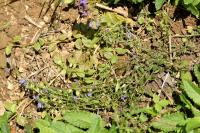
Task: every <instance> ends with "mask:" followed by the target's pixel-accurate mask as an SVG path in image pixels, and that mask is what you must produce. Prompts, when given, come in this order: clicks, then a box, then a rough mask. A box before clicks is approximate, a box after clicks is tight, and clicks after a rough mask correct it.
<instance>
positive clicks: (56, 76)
mask: <svg viewBox="0 0 200 133" xmlns="http://www.w3.org/2000/svg"><path fill="white" fill-rule="evenodd" d="M61 74H62V72H60V73H59V74H58V75H57V76H56V77H55V78H54V79H52V80H51V82H50V83H49V86H51V84H53V82H54V81H55V80H56V79H57V78H58V77H60V75H61Z"/></svg>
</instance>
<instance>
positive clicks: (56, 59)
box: [53, 53, 63, 66]
mask: <svg viewBox="0 0 200 133" xmlns="http://www.w3.org/2000/svg"><path fill="white" fill-rule="evenodd" d="M53 61H54V63H56V64H57V65H59V66H62V65H63V59H62V56H61V55H60V54H59V53H56V54H55V55H54V56H53Z"/></svg>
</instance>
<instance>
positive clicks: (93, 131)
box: [87, 119, 108, 133]
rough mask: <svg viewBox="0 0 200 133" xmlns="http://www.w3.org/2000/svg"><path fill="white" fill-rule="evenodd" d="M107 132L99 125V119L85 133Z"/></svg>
mask: <svg viewBox="0 0 200 133" xmlns="http://www.w3.org/2000/svg"><path fill="white" fill-rule="evenodd" d="M106 132H108V131H107V130H106V129H105V128H104V126H103V125H101V120H100V119H95V120H94V121H93V124H92V126H91V127H90V128H89V130H88V131H87V133H106Z"/></svg>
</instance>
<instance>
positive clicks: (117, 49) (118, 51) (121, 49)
mask: <svg viewBox="0 0 200 133" xmlns="http://www.w3.org/2000/svg"><path fill="white" fill-rule="evenodd" d="M115 50H116V52H117V54H119V55H123V54H125V53H126V52H127V50H126V49H123V48H116V49H115Z"/></svg>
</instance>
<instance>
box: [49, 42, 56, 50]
mask: <svg viewBox="0 0 200 133" xmlns="http://www.w3.org/2000/svg"><path fill="white" fill-rule="evenodd" d="M56 48H57V42H52V43H50V44H49V48H48V50H49V52H53V51H54V50H55V49H56Z"/></svg>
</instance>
